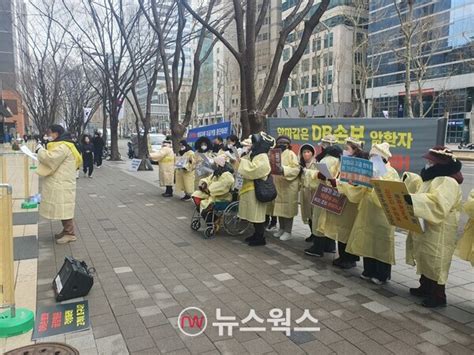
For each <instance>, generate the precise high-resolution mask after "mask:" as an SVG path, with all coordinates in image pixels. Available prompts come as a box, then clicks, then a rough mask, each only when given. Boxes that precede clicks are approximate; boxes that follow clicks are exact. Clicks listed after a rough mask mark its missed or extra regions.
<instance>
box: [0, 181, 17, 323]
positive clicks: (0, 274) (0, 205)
mask: <svg viewBox="0 0 474 355" xmlns="http://www.w3.org/2000/svg"><path fill="white" fill-rule="evenodd" d="M0 189H5V190H6V193H4V192H0V222H1V223H0V245H1V250H0V268H1V269H0V286H1V289H2V292H1V293H0V307H2V308H3V307H7V306H10V307H11V313H12V315H13V316H14V315H15V290H14V282H13V273H14V271H13V226H12V224H13V214H12V186H11V185H8V184H0Z"/></svg>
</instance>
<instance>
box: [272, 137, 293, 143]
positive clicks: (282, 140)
mask: <svg viewBox="0 0 474 355" xmlns="http://www.w3.org/2000/svg"><path fill="white" fill-rule="evenodd" d="M276 142H277V144H291V139H290V137H288V136H279V137H278V138H277V139H276Z"/></svg>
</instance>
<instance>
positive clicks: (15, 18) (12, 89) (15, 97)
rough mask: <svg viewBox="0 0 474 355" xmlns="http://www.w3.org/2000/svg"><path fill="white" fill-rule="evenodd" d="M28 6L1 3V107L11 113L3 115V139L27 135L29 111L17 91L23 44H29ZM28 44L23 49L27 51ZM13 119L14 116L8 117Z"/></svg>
mask: <svg viewBox="0 0 474 355" xmlns="http://www.w3.org/2000/svg"><path fill="white" fill-rule="evenodd" d="M25 30H26V6H25V3H24V2H23V1H21V0H2V1H0V104H1V105H2V108H3V109H5V108H7V112H8V114H7V112H4V114H1V115H0V136H1V139H3V138H4V135H5V133H9V134H12V135H16V134H19V135H23V134H25V133H26V132H27V130H28V128H29V127H27V122H26V117H27V116H26V112H25V110H24V108H23V104H22V100H21V96H20V95H19V93H18V90H17V86H18V84H17V80H18V79H17V78H18V71H19V69H20V67H21V65H22V57H23V55H22V53H21V51H20V41H26V37H25V36H24V35H23V34H24V32H23V31H25ZM26 47H27V46H26V45H25V43H23V44H22V46H21V48H26ZM7 116H10V117H7Z"/></svg>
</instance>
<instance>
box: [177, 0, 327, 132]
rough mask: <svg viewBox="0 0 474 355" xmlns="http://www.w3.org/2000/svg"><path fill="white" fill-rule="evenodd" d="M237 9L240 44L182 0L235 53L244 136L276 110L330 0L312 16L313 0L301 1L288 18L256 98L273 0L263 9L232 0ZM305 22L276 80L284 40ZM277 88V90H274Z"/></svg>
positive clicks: (253, 3)
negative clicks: (260, 39) (260, 43)
mask: <svg viewBox="0 0 474 355" xmlns="http://www.w3.org/2000/svg"><path fill="white" fill-rule="evenodd" d="M231 1H232V4H233V8H234V18H235V21H234V22H235V27H236V34H237V45H236V46H234V45H233V44H231V43H230V42H229V41H228V40H227V39H226V38H225V37H224V36H223V35H222V34H221V33H220V32H219V31H218V30H217V29H216V28H215V27H214V26H213V25H212V24H211V23H209V21H208V20H206V19H205V18H203V17H202V16H200V15H199V14H198V13H197V12H196V11H194V10H193V9H192V7H191V6H190V5H189V3H188V2H187V0H180V3H182V4H183V5H184V7H185V8H186V10H188V11H189V13H191V15H192V16H193V17H194V18H195V19H196V20H197V21H199V22H200V23H201V24H202V25H203V26H204V27H206V29H208V30H209V32H211V33H212V34H213V35H214V36H216V37H217V38H218V39H219V40H220V41H221V42H222V43H223V44H224V46H225V47H226V48H227V49H228V50H229V51H230V52H231V53H232V55H233V56H234V57H235V59H236V60H237V62H238V64H239V68H240V83H241V84H240V90H241V100H240V102H241V111H242V112H241V122H242V131H243V132H242V135H243V136H246V135H248V134H250V133H251V132H258V131H260V130H262V129H263V128H264V124H265V122H264V119H265V117H266V116H267V115H268V114H272V113H273V112H275V111H276V109H277V107H278V104H279V103H280V101H281V99H282V97H283V95H284V93H285V87H286V85H287V83H288V79H289V77H290V74H291V72H292V71H293V69H294V67H295V66H296V64H297V63H298V62H299V60H300V59H301V57H302V56H303V54H304V51H305V49H306V47H307V45H308V42H309V40H310V38H311V35H312V33H313V30H314V28H315V27H316V25H317V24H318V23H319V20H320V18H321V16H322V15H323V14H324V12H325V11H326V9H327V7H328V5H329V3H330V0H322V1H321V3H320V4H319V6H318V8H317V9H316V11H315V12H314V13H312V14H311V15H310V10H311V9H312V7H313V4H314V0H309V1H308V2H307V3H306V5H305V6H304V8H302V3H303V2H302V1H298V2H297V3H296V5H295V7H294V9H293V11H292V12H291V14H290V15H289V16H288V17H287V19H286V21H285V23H284V25H283V27H282V29H281V31H280V37H279V38H278V44H277V46H276V50H275V53H274V54H273V60H272V64H271V67H270V70H269V73H268V76H267V79H266V81H265V86H264V88H263V90H262V91H261V93H260V95H259V96H258V97H257V93H256V83H255V72H256V60H255V59H256V58H255V42H256V39H257V36H258V34H259V33H260V30H261V28H262V24H263V22H264V21H265V17H266V16H267V11H268V8H269V5H270V0H262V6H261V7H260V10H258V9H257V1H256V0H249V1H245V2H242V1H240V0H231ZM301 23H304V29H303V31H302V34H301V38H300V39H299V44H298V46H297V49H296V50H295V51H294V53H293V55H292V56H291V58H290V59H289V60H288V61H287V62H286V63H285V64H284V65H283V69H282V72H281V74H280V77H279V79H278V80H277V75H278V70H279V63H280V59H281V57H282V52H283V49H284V45H285V42H286V40H287V38H288V36H289V34H290V33H291V32H293V31H294V30H295V29H296V28H297V26H298V25H299V24H301ZM275 87H276V89H275ZM271 95H272V97H271V98H270V96H271Z"/></svg>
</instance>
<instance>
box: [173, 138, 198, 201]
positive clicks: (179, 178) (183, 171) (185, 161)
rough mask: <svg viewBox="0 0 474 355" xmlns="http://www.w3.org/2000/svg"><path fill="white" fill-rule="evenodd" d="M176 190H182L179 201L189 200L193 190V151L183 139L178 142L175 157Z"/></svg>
mask: <svg viewBox="0 0 474 355" xmlns="http://www.w3.org/2000/svg"><path fill="white" fill-rule="evenodd" d="M176 190H177V191H183V192H184V196H183V197H182V198H181V201H189V200H191V194H192V193H193V190H194V152H193V149H192V148H191V147H190V146H189V144H188V142H186V140H185V139H183V140H181V141H180V142H179V152H178V156H177V157H176Z"/></svg>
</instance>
